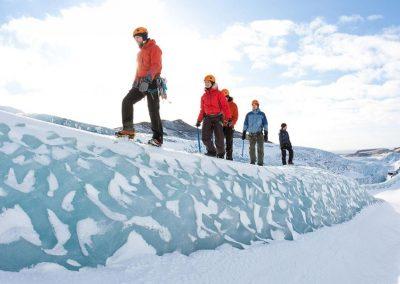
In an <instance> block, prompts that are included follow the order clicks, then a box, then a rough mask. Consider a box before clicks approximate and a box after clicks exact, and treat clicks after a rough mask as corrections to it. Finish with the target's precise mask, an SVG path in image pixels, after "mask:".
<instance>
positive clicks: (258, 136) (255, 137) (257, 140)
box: [249, 132, 264, 166]
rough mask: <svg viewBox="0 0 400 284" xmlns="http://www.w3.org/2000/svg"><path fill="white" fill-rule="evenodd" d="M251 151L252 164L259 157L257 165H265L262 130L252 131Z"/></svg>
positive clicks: (250, 138) (250, 135) (250, 137)
mask: <svg viewBox="0 0 400 284" xmlns="http://www.w3.org/2000/svg"><path fill="white" fill-rule="evenodd" d="M249 142H250V147H249V152H250V164H253V165H254V164H255V163H256V159H257V165H259V166H263V165H264V135H263V133H262V132H258V133H250V134H249ZM256 145H257V157H256Z"/></svg>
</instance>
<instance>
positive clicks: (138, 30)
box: [133, 27, 148, 37]
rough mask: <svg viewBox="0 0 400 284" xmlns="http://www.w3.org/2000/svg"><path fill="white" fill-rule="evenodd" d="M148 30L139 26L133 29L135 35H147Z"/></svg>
mask: <svg viewBox="0 0 400 284" xmlns="http://www.w3.org/2000/svg"><path fill="white" fill-rule="evenodd" d="M147 34H148V31H147V29H146V28H144V27H138V28H136V29H135V30H134V31H133V37H135V36H143V35H147Z"/></svg>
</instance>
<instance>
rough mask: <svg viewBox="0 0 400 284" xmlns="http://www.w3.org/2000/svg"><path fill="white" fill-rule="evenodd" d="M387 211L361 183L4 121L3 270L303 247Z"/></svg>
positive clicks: (0, 180)
mask: <svg viewBox="0 0 400 284" xmlns="http://www.w3.org/2000/svg"><path fill="white" fill-rule="evenodd" d="M374 202H376V200H375V199H374V198H373V197H371V196H370V195H369V194H368V193H367V192H366V191H365V189H364V188H362V187H360V186H359V185H358V183H357V182H356V181H354V180H353V179H350V178H347V177H344V176H339V175H336V174H334V173H331V172H328V171H325V170H323V169H316V168H311V167H304V166H294V167H282V166H280V167H273V166H270V167H258V166H250V165H248V164H244V163H239V162H229V161H224V160H217V159H213V158H207V157H203V156H200V155H197V154H188V153H186V152H183V151H182V152H180V151H177V150H173V149H168V148H165V149H155V148H152V147H151V146H147V145H142V144H137V143H132V142H128V141H118V142H117V143H116V141H115V140H114V139H113V138H111V137H107V136H102V135H98V134H93V133H88V132H84V131H80V130H74V129H69V128H66V127H62V126H57V125H54V124H50V123H46V122H42V121H38V120H34V119H30V118H26V117H22V116H18V115H15V114H11V113H6V112H2V111H0V207H1V212H0V269H2V270H12V271H18V270H20V269H22V268H25V267H30V266H32V265H35V264H38V263H42V262H50V263H57V264H60V265H62V266H64V267H66V268H68V269H71V270H77V269H79V268H81V267H87V266H92V267H94V266H97V265H105V264H108V263H118V262H120V261H124V260H126V259H127V258H129V257H131V256H134V255H140V254H149V253H150V254H158V255H162V254H165V253H168V252H174V251H177V252H181V253H183V254H189V253H191V252H194V251H196V250H200V249H214V248H216V247H218V246H220V245H222V244H230V245H232V246H234V247H238V248H243V247H245V246H247V245H249V244H252V243H253V242H269V241H270V240H279V239H287V240H292V239H295V238H296V237H297V236H298V234H303V233H307V232H311V231H313V230H315V229H318V228H320V227H323V226H330V225H333V224H337V223H341V222H344V221H347V220H350V219H351V218H352V217H353V216H354V215H355V214H356V213H357V212H359V211H360V210H361V209H362V208H363V207H364V206H366V205H369V204H371V203H374Z"/></svg>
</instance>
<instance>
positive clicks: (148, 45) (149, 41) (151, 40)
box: [140, 38, 156, 49]
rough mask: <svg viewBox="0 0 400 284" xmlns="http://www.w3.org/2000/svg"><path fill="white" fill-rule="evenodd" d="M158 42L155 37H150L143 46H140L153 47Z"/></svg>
mask: <svg viewBox="0 0 400 284" xmlns="http://www.w3.org/2000/svg"><path fill="white" fill-rule="evenodd" d="M155 44H156V41H155V40H154V39H150V38H149V39H148V40H147V41H146V43H145V44H144V45H143V46H141V47H140V48H141V49H142V48H149V47H151V46H153V45H155Z"/></svg>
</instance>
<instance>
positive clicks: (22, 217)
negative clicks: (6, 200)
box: [0, 205, 42, 246]
mask: <svg viewBox="0 0 400 284" xmlns="http://www.w3.org/2000/svg"><path fill="white" fill-rule="evenodd" d="M21 238H22V239H25V240H26V241H28V242H30V243H32V244H34V245H37V246H40V245H41V244H42V243H41V241H40V239H39V235H38V234H37V233H36V231H35V230H34V229H33V225H32V222H31V220H30V218H29V216H28V214H26V213H25V211H24V210H23V209H22V208H21V207H20V206H19V205H15V206H14V207H13V208H9V209H5V210H4V209H3V212H2V213H1V214H0V244H9V243H12V242H15V241H18V240H19V239H21Z"/></svg>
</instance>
